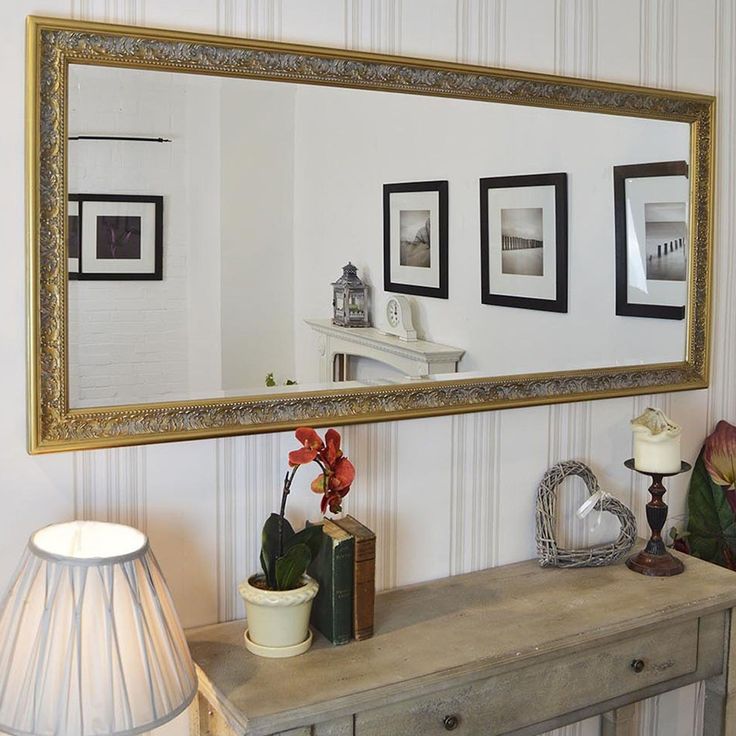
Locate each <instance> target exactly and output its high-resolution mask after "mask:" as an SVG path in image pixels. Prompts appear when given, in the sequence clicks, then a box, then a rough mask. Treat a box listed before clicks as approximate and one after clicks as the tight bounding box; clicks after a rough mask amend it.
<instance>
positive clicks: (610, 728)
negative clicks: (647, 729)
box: [601, 703, 637, 736]
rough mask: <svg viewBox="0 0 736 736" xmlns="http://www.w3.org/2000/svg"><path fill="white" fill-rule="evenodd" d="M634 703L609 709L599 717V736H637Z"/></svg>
mask: <svg viewBox="0 0 736 736" xmlns="http://www.w3.org/2000/svg"><path fill="white" fill-rule="evenodd" d="M634 710H635V705H634V703H631V704H630V705H624V706H622V707H621V708H616V710H609V711H608V713H604V714H603V716H602V717H601V736H637V733H636V721H635V719H634Z"/></svg>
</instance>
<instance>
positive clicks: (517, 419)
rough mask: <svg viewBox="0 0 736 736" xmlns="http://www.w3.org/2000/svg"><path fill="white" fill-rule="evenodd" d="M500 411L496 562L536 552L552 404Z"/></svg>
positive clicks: (511, 560)
mask: <svg viewBox="0 0 736 736" xmlns="http://www.w3.org/2000/svg"><path fill="white" fill-rule="evenodd" d="M499 413H500V415H501V417H500V422H501V430H502V431H501V437H500V442H501V448H500V450H501V453H500V463H499V472H498V486H499V490H498V493H499V501H498V511H499V515H500V522H499V523H498V525H497V526H496V529H497V532H498V534H499V542H498V545H497V547H498V561H497V564H499V565H505V564H508V563H511V562H518V561H519V560H528V559H530V558H532V557H536V554H537V547H536V542H535V537H534V514H535V508H536V498H537V488H538V487H539V482H540V481H541V480H542V476H543V475H544V473H545V471H546V470H547V468H548V467H549V465H548V461H549V458H548V452H549V446H548V445H549V443H548V431H547V428H548V420H549V407H547V406H533V407H529V408H525V409H515V410H513V411H503V412H499Z"/></svg>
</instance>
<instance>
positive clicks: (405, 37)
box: [401, 0, 457, 61]
mask: <svg viewBox="0 0 736 736" xmlns="http://www.w3.org/2000/svg"><path fill="white" fill-rule="evenodd" d="M402 9H403V27H402V37H401V53H402V54H406V55H408V56H418V57H424V58H432V59H442V60H444V61H456V60H457V43H456V38H455V36H456V33H457V31H456V23H457V5H456V3H455V2H452V1H448V0H403V8H402ZM428 18H431V19H432V21H431V22H429V23H428V22H427V19H428Z"/></svg>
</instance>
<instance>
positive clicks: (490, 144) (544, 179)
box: [67, 64, 690, 408]
mask: <svg viewBox="0 0 736 736" xmlns="http://www.w3.org/2000/svg"><path fill="white" fill-rule="evenodd" d="M68 90H69V107H68V110H69V118H68V134H69V137H70V140H69V143H68V174H67V181H68V192H69V203H68V206H69V227H68V240H69V242H68V249H69V250H68V255H69V272H70V280H69V285H68V288H69V292H68V296H69V299H68V310H69V314H68V318H69V321H68V341H69V342H68V345H69V364H68V370H69V376H68V379H69V404H70V406H71V407H72V408H83V407H93V406H110V405H122V404H138V403H148V402H159V401H181V400H186V399H205V398H217V397H234V396H248V395H264V394H268V393H285V392H300V391H307V390H309V391H313V390H319V389H323V388H334V387H335V381H340V384H339V385H340V386H346V385H347V386H359V385H381V384H393V383H405V382H420V383H422V382H427V381H433V380H438V379H448V378H475V377H486V376H501V375H514V374H522V373H538V372H548V371H561V370H569V369H581V368H598V367H612V366H632V365H640V364H649V363H665V362H673V361H682V360H684V359H685V345H686V333H687V319H685V318H684V317H685V315H686V314H687V310H686V309H683V310H681V311H680V314H679V316H677V315H675V317H672V315H670V316H669V317H668V318H661V317H657V316H646V315H644V316H642V315H641V314H636V313H634V314H631V313H628V314H621V313H617V309H616V303H617V301H616V278H617V248H616V208H615V206H614V174H613V170H614V167H620V166H636V165H642V164H654V163H666V162H669V163H672V162H677V163H678V166H679V168H678V167H675V169H672V167H670V168H669V169H667V171H668V172H669V173H668V175H666V176H665V175H662V176H659V175H657V174H656V172H655V174H654V175H652V172H651V171H649V172H647V170H646V169H644V170H643V171H644V174H647V175H641V176H639V175H633V176H631V177H630V178H626V177H624V179H623V181H624V185H625V198H624V201H625V206H624V210H621V211H620V213H619V224H621V223H623V227H624V228H625V231H626V233H625V236H626V237H625V249H626V254H627V260H626V261H625V263H624V264H623V266H622V263H621V258H620V257H619V258H618V266H619V279H621V278H625V279H626V285H625V286H626V288H625V291H626V298H627V299H628V302H629V303H633V304H643V305H654V306H667V307H677V308H680V307H686V306H687V305H686V296H687V279H688V277H689V273H688V259H689V248H688V239H689V224H688V222H689V201H688V198H689V183H688V179H687V165H688V163H689V162H688V159H689V152H690V126H689V125H688V124H687V123H681V122H669V121H662V120H653V119H646V118H635V117H624V116H613V115H600V114H592V113H584V112H576V111H566V110H556V109H548V108H545V109H540V108H533V107H525V106H516V105H503V104H495V103H489V102H484V101H472V100H464V99H451V98H439V97H431V96H421V95H407V94H394V93H389V92H378V91H370V90H356V89H344V88H337V87H331V86H319V85H310V84H303V85H300V84H294V83H283V82H269V81H256V80H250V79H237V78H226V77H212V76H205V75H197V74H182V73H169V72H159V71H150V70H137V69H125V68H113V67H103V66H92V65H79V64H72V65H71V66H70V68H69V87H68ZM141 138H144V139H154V140H138V139H141ZM157 139H162V140H161V141H160V142H159V141H158V140H157ZM673 170H674V171H675V173H674V174H672V171H673ZM419 184H421V185H422V186H419ZM387 185H390V186H387ZM621 217H623V220H621V219H620V218H621ZM620 237H621V232H620V228H619V238H620ZM565 246H566V247H565ZM563 256H566V260H567V262H565V258H564V257H563ZM348 262H352V264H354V265H355V266H356V267H357V276H358V277H359V278H360V279H362V281H363V282H364V283H365V284H366V285H367V286H368V302H367V309H368V318H369V322H370V325H371V326H370V327H340V326H332V324H331V320H332V316H333V287H332V283H333V282H335V281H336V280H337V279H338V278H339V277H340V276H341V275H342V274H343V266H345V265H346V264H347V263H348ZM387 264H388V265H387ZM622 268H623V270H621V269H622ZM386 287H388V289H389V290H387V288H386ZM443 290H444V292H446V293H444V294H443ZM397 296H398V297H400V298H399V299H398V301H393V300H391V298H392V297H397ZM563 297H564V298H563ZM406 309H408V310H409V312H410V316H411V323H409V322H408V321H407V319H406V314H405V313H404V310H406ZM644 311H645V312H646V310H644ZM675 311H677V310H675ZM634 312H636V310H634ZM389 322H394V323H396V324H395V325H394V327H398V331H402V330H406V333H402V335H397V334H389V335H386V334H383V332H382V330H384V329H386V328H387V327H390V325H389ZM411 330H414V331H415V332H416V337H417V338H418V339H416V340H411V339H409V340H406V339H402V337H407V336H408V337H413V335H412V334H411ZM287 382H288V385H286V384H287ZM267 384H273V385H267Z"/></svg>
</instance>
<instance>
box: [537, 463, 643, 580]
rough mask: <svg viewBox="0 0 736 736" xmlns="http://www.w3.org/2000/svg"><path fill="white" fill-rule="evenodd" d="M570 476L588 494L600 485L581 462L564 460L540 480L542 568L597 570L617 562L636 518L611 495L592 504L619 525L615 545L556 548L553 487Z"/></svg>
mask: <svg viewBox="0 0 736 736" xmlns="http://www.w3.org/2000/svg"><path fill="white" fill-rule="evenodd" d="M571 475H577V476H579V477H580V478H582V479H583V481H584V482H585V485H586V486H587V488H588V491H589V493H590V495H591V496H592V495H593V494H594V493H598V491H600V486H599V485H598V479H597V478H596V477H595V475H593V471H592V470H591V469H590V468H589V467H588V466H587V465H585V463H581V462H578V461H577V460H567V461H565V462H563V463H558V464H557V465H555V466H554V467H552V468H550V469H549V470H548V471H547V472H546V473H545V474H544V478H542V482H541V483H540V484H539V490H538V491H537V554H538V555H539V564H540V565H541V566H542V567H598V566H601V565H611V564H613V563H614V562H617V561H618V560H620V559H621V558H622V557H623V556H624V555H625V554H626V553H627V552H628V551H629V550H630V549H631V547H632V546H633V544H634V541H635V540H636V519H634V514H632V513H631V510H630V509H628V508H627V507H626V506H624V505H623V504H622V503H621V501H619V500H618V499H617V498H613V496H608V495H604V496H603V498H602V499H601V500H600V501H598V503H596V505H595V509H596V510H602V511H609V512H610V513H612V514H613V515H614V516H615V517H616V518H617V519H618V520H619V522H620V523H621V532H620V533H619V535H618V539H616V541H615V542H610V543H609V544H601V545H598V546H597V547H588V548H587V549H564V548H563V547H559V546H558V545H557V540H556V539H555V528H556V521H557V488H558V486H559V485H560V484H561V483H562V481H564V480H565V478H569V477H570V476H571Z"/></svg>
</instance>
